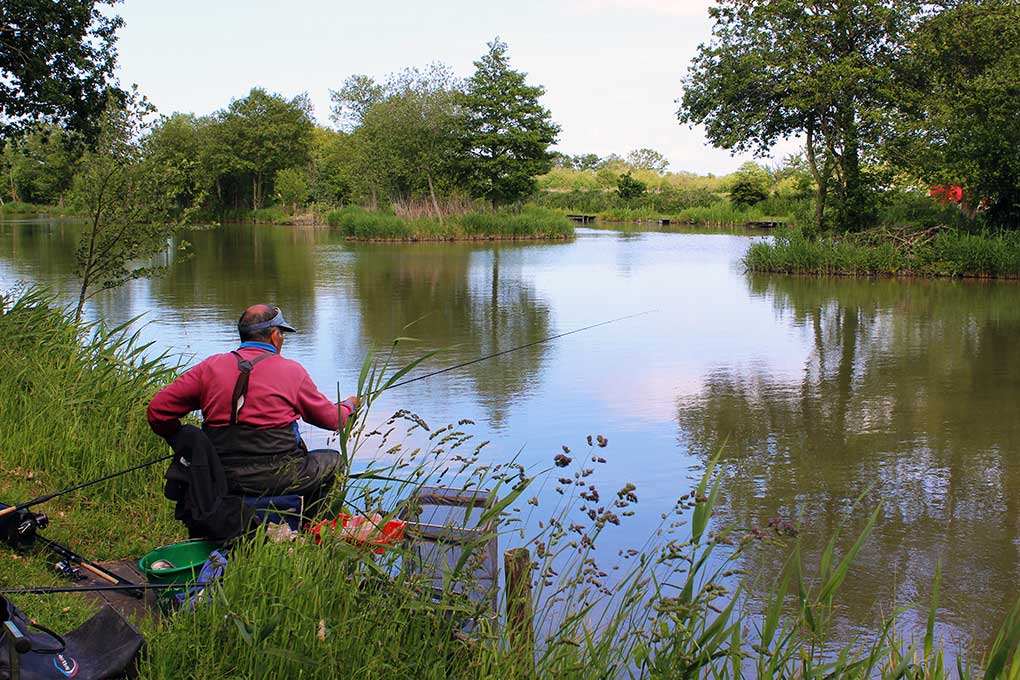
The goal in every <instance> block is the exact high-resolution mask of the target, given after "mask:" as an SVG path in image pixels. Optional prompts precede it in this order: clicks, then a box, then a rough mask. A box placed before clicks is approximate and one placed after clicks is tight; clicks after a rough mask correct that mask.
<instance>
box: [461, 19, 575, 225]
mask: <svg viewBox="0 0 1020 680" xmlns="http://www.w3.org/2000/svg"><path fill="white" fill-rule="evenodd" d="M544 92H545V88H543V87H541V86H539V85H528V84H527V82H526V81H525V74H524V73H522V72H520V71H515V70H513V69H511V68H510V61H509V58H508V57H507V45H506V43H504V42H501V41H500V40H499V39H498V38H496V39H495V40H493V41H492V42H491V43H489V51H488V53H487V54H485V55H484V56H483V57H482V58H481V59H479V60H478V61H476V62H475V72H474V74H473V75H472V76H471V77H470V78H469V79H468V80H467V83H466V89H465V92H464V94H463V96H461V97H460V99H459V102H458V103H459V106H460V109H461V112H462V116H463V117H462V122H461V125H462V128H461V130H460V143H461V151H460V158H461V161H462V168H461V169H462V173H463V176H464V178H465V182H466V185H467V188H468V190H469V191H470V192H471V194H472V195H473V196H477V197H481V198H484V199H486V200H488V201H490V202H491V203H492V204H493V205H498V204H501V203H514V202H517V201H520V200H522V199H524V198H526V197H527V196H529V195H531V194H532V193H533V192H534V191H535V186H536V184H535V177H536V176H537V175H541V174H543V173H545V172H548V171H549V170H550V169H551V168H552V160H551V157H550V153H549V146H550V145H552V144H554V143H555V142H556V136H557V134H559V131H560V128H559V126H558V125H556V124H555V123H553V122H552V119H551V116H550V113H549V111H548V109H546V108H544V107H543V106H542V105H541V104H540V103H539V98H540V97H541V96H542V94H543V93H544Z"/></svg>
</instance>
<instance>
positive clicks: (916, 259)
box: [744, 228, 1020, 278]
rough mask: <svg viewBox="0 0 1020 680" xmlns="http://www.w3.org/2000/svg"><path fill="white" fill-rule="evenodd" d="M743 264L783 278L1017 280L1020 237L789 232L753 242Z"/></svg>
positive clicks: (1006, 234) (948, 230) (959, 233)
mask: <svg viewBox="0 0 1020 680" xmlns="http://www.w3.org/2000/svg"><path fill="white" fill-rule="evenodd" d="M744 265H745V266H746V267H747V268H748V269H749V270H751V271H760V272H779V273H787V274H834V275H852V276H931V277H936V276H948V277H981V278H1018V277H1020V233H1017V232H996V233H979V234H972V233H967V232H965V231H961V230H959V229H951V228H932V229H927V230H921V231H904V230H890V229H878V230H872V231H867V232H861V233H858V234H845V235H826V236H820V237H818V238H815V239H810V238H807V237H805V236H804V234H803V233H801V232H800V231H798V230H789V231H784V232H782V233H779V234H777V235H776V238H775V239H774V240H773V241H772V242H771V243H755V244H753V245H752V246H751V248H750V249H749V250H748V253H747V255H746V257H745V258H744Z"/></svg>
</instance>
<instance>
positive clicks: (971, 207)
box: [678, 0, 1020, 231]
mask: <svg viewBox="0 0 1020 680" xmlns="http://www.w3.org/2000/svg"><path fill="white" fill-rule="evenodd" d="M711 14H712V17H713V18H714V20H715V27H714V30H713V38H712V40H711V41H710V42H708V43H706V44H704V45H702V46H701V47H700V48H699V53H698V55H697V57H696V58H695V59H694V61H693V63H692V65H691V67H690V70H689V72H688V75H687V77H686V79H685V81H684V92H683V96H682V99H681V100H680V102H681V105H680V109H679V111H678V117H679V119H680V121H681V122H683V123H690V124H692V125H700V126H703V127H704V129H705V131H706V133H707V136H708V138H709V140H710V141H711V142H712V143H713V144H715V145H716V146H719V147H722V148H726V149H731V150H733V151H740V152H748V151H750V152H755V153H757V154H761V155H765V154H767V153H768V152H769V151H770V150H771V149H773V148H774V147H775V145H776V143H777V142H778V141H780V140H783V139H789V138H793V137H799V138H801V139H803V140H804V143H805V149H804V160H805V163H806V168H807V170H808V172H809V173H810V176H811V186H812V189H813V203H814V215H813V219H812V220H811V222H812V223H813V224H814V225H815V227H817V228H830V227H834V228H837V229H839V230H847V231H848V230H859V229H863V228H867V227H869V226H871V225H874V224H875V223H877V222H880V221H881V219H880V218H881V216H882V207H883V206H882V202H883V201H884V200H885V198H884V196H885V194H886V193H888V192H889V191H896V190H902V189H907V188H914V189H915V190H916V191H917V192H918V193H921V192H923V193H928V192H929V191H930V190H931V189H932V188H936V193H937V194H939V195H941V196H942V197H943V198H947V197H948V198H950V199H951V202H955V203H957V204H958V205H959V207H960V211H959V212H960V215H961V216H962V217H963V219H964V220H966V221H969V222H971V223H975V221H977V222H979V223H981V222H983V223H986V224H989V225H993V226H996V227H1005V228H1017V227H1018V226H1020V109H1018V107H1017V106H1016V100H1017V96H1018V94H1020V4H1018V3H1016V2H1015V1H1014V0H961V1H954V2H947V3H922V2H914V1H910V0H851V1H849V2H839V3H829V4H823V5H817V4H806V3H799V2H792V1H789V0H781V1H777V2H757V1H755V2H745V1H744V0H720V2H719V3H718V7H716V8H715V9H713V10H711Z"/></svg>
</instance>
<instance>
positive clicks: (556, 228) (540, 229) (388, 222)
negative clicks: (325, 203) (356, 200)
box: [326, 206, 574, 241]
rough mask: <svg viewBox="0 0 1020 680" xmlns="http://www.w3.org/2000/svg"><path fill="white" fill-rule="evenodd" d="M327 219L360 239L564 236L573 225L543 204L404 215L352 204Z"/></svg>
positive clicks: (553, 237)
mask: <svg viewBox="0 0 1020 680" xmlns="http://www.w3.org/2000/svg"><path fill="white" fill-rule="evenodd" d="M326 222H327V223H328V224H329V225H330V226H331V227H336V228H338V229H340V231H341V232H342V233H343V234H344V236H346V237H347V238H350V239H355V240H359V241H454V240H475V239H477V240H485V239H506V240H526V239H535V240H541V239H565V238H570V237H572V236H573V235H574V226H573V224H572V223H571V222H570V220H568V219H567V218H566V217H564V216H563V215H562V214H560V213H558V212H556V211H554V210H547V209H542V208H525V209H524V210H521V211H520V212H512V211H508V210H501V211H497V212H471V213H466V214H463V215H449V216H447V217H445V218H444V219H443V220H442V221H440V220H438V219H436V218H434V217H417V218H404V217H398V216H396V215H393V214H391V213H384V212H377V211H369V210H365V209H363V208H358V207H354V206H350V207H346V208H343V209H341V210H336V211H333V212H331V213H329V214H328V215H327V216H326Z"/></svg>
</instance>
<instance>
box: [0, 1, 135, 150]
mask: <svg viewBox="0 0 1020 680" xmlns="http://www.w3.org/2000/svg"><path fill="white" fill-rule="evenodd" d="M116 2H117V0H61V1H60V2H53V0H4V2H3V3H0V134H2V135H3V136H9V135H11V134H14V133H17V132H21V131H23V130H25V129H26V128H28V127H29V126H31V125H33V124H35V123H37V122H48V123H52V124H59V125H61V126H63V127H65V128H66V129H68V130H73V131H79V132H83V133H86V136H87V137H88V138H89V139H90V140H92V139H94V137H95V134H96V130H97V127H96V121H97V120H98V118H99V116H100V115H101V113H102V111H103V108H104V107H105V106H106V102H107V98H108V96H109V95H110V94H113V95H115V96H116V97H123V96H124V94H125V93H123V92H122V91H120V90H119V89H117V88H116V87H114V86H113V85H111V81H112V79H113V69H114V66H115V65H116V61H117V51H116V49H115V47H114V44H115V43H116V41H117V36H116V33H117V29H119V28H120V27H121V26H123V25H124V21H123V20H122V19H121V18H120V17H119V16H108V15H107V14H105V13H104V12H103V11H102V10H101V9H100V8H101V7H102V6H104V5H114V4H116Z"/></svg>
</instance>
